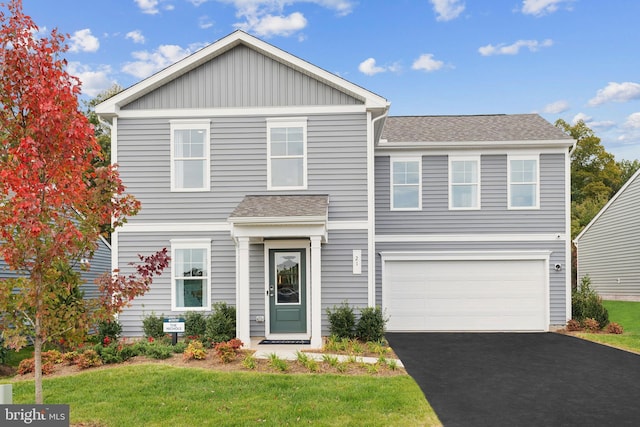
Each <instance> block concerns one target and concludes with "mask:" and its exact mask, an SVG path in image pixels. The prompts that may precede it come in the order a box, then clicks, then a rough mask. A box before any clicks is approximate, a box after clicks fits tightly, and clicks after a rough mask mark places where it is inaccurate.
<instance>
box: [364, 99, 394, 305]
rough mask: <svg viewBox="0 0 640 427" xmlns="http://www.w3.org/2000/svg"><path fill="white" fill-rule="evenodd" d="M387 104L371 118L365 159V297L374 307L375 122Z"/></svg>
mask: <svg viewBox="0 0 640 427" xmlns="http://www.w3.org/2000/svg"><path fill="white" fill-rule="evenodd" d="M389 106H390V104H389V103H387V105H386V107H385V110H384V113H382V114H381V115H380V116H378V117H376V118H375V119H372V120H371V124H370V126H371V132H370V135H371V141H370V144H369V147H368V159H367V163H368V164H369V170H368V176H367V182H368V183H369V194H368V204H369V209H368V210H369V215H368V217H369V218H368V223H369V224H368V225H369V227H368V236H367V237H368V247H367V256H368V262H367V275H368V276H369V277H368V279H369V280H368V285H369V289H368V293H367V297H368V306H369V307H375V306H376V253H375V250H376V242H375V237H376V231H375V224H376V214H375V211H376V198H375V193H376V186H375V160H376V159H375V124H376V122H377V121H378V120H381V119H384V118H386V117H387V116H388V115H389ZM367 114H371V113H370V112H368V113H367Z"/></svg>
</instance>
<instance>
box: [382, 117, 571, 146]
mask: <svg viewBox="0 0 640 427" xmlns="http://www.w3.org/2000/svg"><path fill="white" fill-rule="evenodd" d="M382 139H386V140H387V141H388V142H389V143H394V142H455V141H461V142H472V141H483V142H488V141H526V140H538V141H540V140H567V139H569V140H570V139H572V138H571V137H570V136H569V135H567V134H565V133H564V132H563V131H562V130H560V129H558V128H557V127H555V126H553V125H552V124H551V123H549V122H548V121H546V120H545V119H543V118H542V117H540V116H539V115H538V114H509V115H506V114H497V115H482V116H390V117H387V119H386V122H385V125H384V129H383V131H382Z"/></svg>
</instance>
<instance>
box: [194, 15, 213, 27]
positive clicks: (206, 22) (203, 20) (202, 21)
mask: <svg viewBox="0 0 640 427" xmlns="http://www.w3.org/2000/svg"><path fill="white" fill-rule="evenodd" d="M198 27H199V28H200V29H202V30H206V29H207V28H211V27H213V21H212V20H211V19H210V18H209V17H208V16H207V15H204V16H201V17H199V18H198Z"/></svg>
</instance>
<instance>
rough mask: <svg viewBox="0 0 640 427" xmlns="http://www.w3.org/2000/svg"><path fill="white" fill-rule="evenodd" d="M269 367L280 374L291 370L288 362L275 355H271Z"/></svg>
mask: <svg viewBox="0 0 640 427" xmlns="http://www.w3.org/2000/svg"><path fill="white" fill-rule="evenodd" d="M269 366H271V367H272V368H274V369H277V370H278V371H280V372H287V371H288V370H289V364H288V363H287V361H286V360H284V359H280V358H279V357H278V355H277V354H275V353H271V354H269Z"/></svg>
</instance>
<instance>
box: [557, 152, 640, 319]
mask: <svg viewBox="0 0 640 427" xmlns="http://www.w3.org/2000/svg"><path fill="white" fill-rule="evenodd" d="M577 143H578V142H577V141H576V144H577ZM638 173H640V170H639V171H638ZM564 209H565V210H564V217H565V236H564V239H565V244H564V247H565V254H564V260H565V266H564V267H565V268H564V269H563V271H564V274H565V278H564V279H565V288H564V294H565V295H564V297H565V320H566V321H569V319H571V317H572V316H571V280H572V278H573V259H572V256H571V153H568V152H565V153H564ZM577 256H578V248H577V247H576V257H577Z"/></svg>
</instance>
